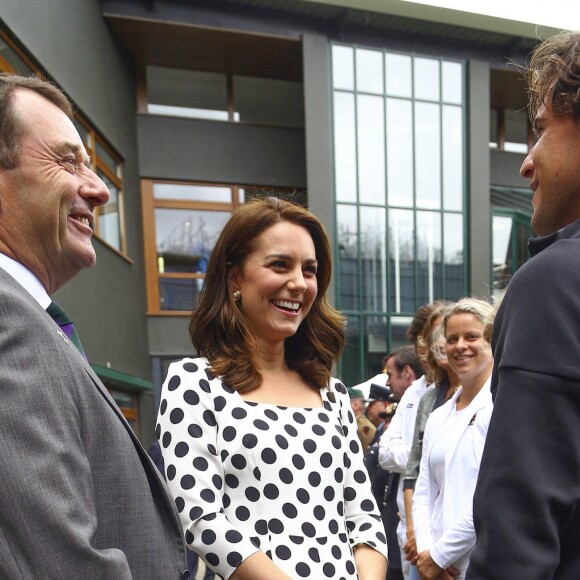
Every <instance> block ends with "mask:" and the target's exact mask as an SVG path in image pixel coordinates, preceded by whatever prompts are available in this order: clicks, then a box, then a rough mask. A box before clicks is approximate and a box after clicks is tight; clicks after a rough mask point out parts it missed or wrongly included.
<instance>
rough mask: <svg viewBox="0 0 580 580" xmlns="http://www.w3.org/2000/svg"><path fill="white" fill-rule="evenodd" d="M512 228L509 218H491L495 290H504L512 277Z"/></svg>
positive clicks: (495, 216) (511, 221)
mask: <svg viewBox="0 0 580 580" xmlns="http://www.w3.org/2000/svg"><path fill="white" fill-rule="evenodd" d="M512 227H513V219H512V218H511V217H507V216H499V215H494V216H493V222H492V228H493V236H492V248H493V250H492V251H493V287H494V289H496V290H501V289H503V288H505V287H506V286H507V284H508V282H509V280H510V278H511V275H512V268H513V260H512V243H511V241H512Z"/></svg>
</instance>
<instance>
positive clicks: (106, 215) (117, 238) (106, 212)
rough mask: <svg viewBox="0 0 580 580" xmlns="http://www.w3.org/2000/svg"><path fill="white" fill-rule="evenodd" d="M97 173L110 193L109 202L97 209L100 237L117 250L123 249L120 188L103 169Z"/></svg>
mask: <svg viewBox="0 0 580 580" xmlns="http://www.w3.org/2000/svg"><path fill="white" fill-rule="evenodd" d="M97 175H98V176H99V177H100V178H101V179H102V180H103V181H104V183H105V185H106V186H107V188H108V190H109V195H110V197H109V203H107V205H103V206H101V207H99V208H98V210H97V211H98V213H97V215H98V218H97V219H98V232H99V237H100V238H102V239H103V240H105V242H107V244H109V245H111V246H113V248H115V249H116V250H119V251H121V229H120V228H121V226H120V219H119V218H120V213H119V212H120V209H119V190H118V189H117V186H116V185H115V184H114V183H113V182H112V181H111V180H110V179H109V178H108V177H107V176H106V175H105V174H104V173H103V172H102V171H97Z"/></svg>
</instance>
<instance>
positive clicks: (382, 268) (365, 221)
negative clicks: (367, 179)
mask: <svg viewBox="0 0 580 580" xmlns="http://www.w3.org/2000/svg"><path fill="white" fill-rule="evenodd" d="M359 211H360V255H361V262H362V264H361V265H362V287H363V310H368V311H371V312H381V311H386V310H387V272H386V263H387V236H386V231H387V228H386V223H385V221H386V213H385V210H384V209H383V208H376V207H365V206H361V207H360V209H359ZM379 370H380V369H379Z"/></svg>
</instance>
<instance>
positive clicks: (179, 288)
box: [159, 278, 203, 312]
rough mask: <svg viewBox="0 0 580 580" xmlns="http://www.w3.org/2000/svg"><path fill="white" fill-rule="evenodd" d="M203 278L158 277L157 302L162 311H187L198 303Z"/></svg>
mask: <svg viewBox="0 0 580 580" xmlns="http://www.w3.org/2000/svg"><path fill="white" fill-rule="evenodd" d="M202 288H203V278H159V304H160V307H161V310H163V311H173V312H175V311H179V312H188V311H190V310H193V309H194V308H196V307H197V306H198V304H199V295H200V293H201V289H202Z"/></svg>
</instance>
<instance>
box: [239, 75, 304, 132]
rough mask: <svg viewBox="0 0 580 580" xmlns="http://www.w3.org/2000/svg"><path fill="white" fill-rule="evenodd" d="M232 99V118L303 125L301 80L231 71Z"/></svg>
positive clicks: (245, 120)
mask: <svg viewBox="0 0 580 580" xmlns="http://www.w3.org/2000/svg"><path fill="white" fill-rule="evenodd" d="M233 100H234V103H235V113H234V120H236V121H240V122H243V123H263V124H269V125H278V126H288V127H304V88H303V86H302V83H297V82H291V81H283V80H278V79H265V78H256V77H247V76H237V75H234V76H233Z"/></svg>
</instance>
